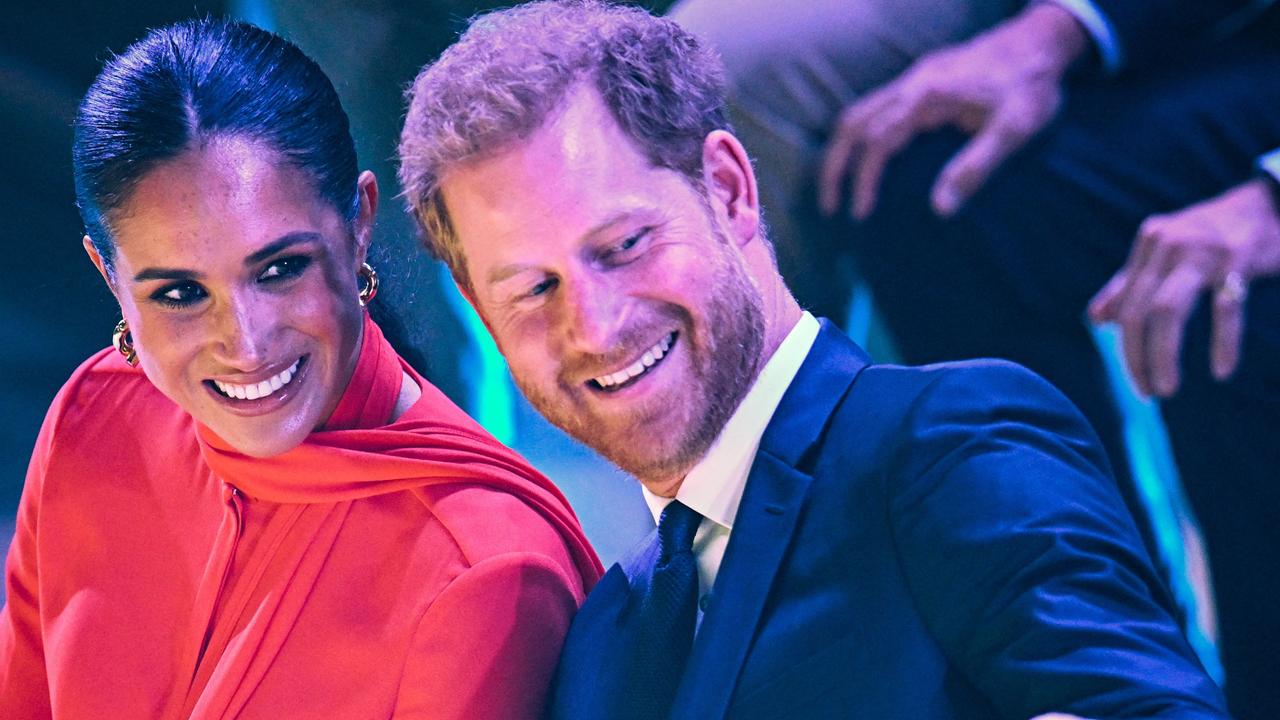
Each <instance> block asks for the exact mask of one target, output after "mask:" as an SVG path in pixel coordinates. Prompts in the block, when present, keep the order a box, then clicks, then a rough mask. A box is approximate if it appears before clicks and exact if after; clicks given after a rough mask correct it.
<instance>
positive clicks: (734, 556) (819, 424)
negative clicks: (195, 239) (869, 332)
mask: <svg viewBox="0 0 1280 720" xmlns="http://www.w3.org/2000/svg"><path fill="white" fill-rule="evenodd" d="M866 364H867V357H866V355H865V354H864V353H863V352H862V350H861V349H860V348H858V347H857V346H856V345H855V344H854V343H853V342H852V341H850V340H849V339H848V338H847V337H845V336H844V334H843V333H841V332H840V331H839V330H838V329H836V328H835V327H834V326H833V325H831V324H830V323H829V322H827V321H826V320H823V321H822V329H821V331H820V332H819V334H818V338H817V340H815V341H814V345H813V348H812V349H811V350H810V351H809V355H808V356H807V357H806V358H805V361H804V364H803V365H802V366H801V367H800V371H799V372H798V373H797V374H796V377H795V379H794V380H793V381H792V382H791V385H790V387H789V388H788V389H787V392H786V394H785V395H784V396H783V398H782V402H781V403H779V405H778V410H777V411H776V412H775V413H774V416H773V418H772V419H771V420H770V422H769V426H768V428H766V430H765V434H764V437H763V438H762V439H761V442H760V450H759V452H757V454H756V459H755V462H754V464H753V465H752V466H751V473H750V475H748V477H747V485H746V489H745V490H744V492H743V496H742V504H741V505H740V506H739V508H738V515H737V517H736V518H735V519H734V524H733V532H732V535H731V537H730V541H729V547H728V548H727V550H726V551H725V556H724V559H723V561H722V562H721V565H720V570H719V573H718V574H717V576H716V584H715V587H714V588H713V589H712V592H711V605H710V606H709V607H708V608H707V611H706V615H705V616H704V618H703V621H702V627H701V628H700V629H699V631H698V637H697V639H696V640H695V642H694V646H693V653H692V655H691V656H690V658H689V665H688V668H687V669H686V671H685V675H684V679H683V680H682V681H681V684H680V689H679V691H678V693H677V695H676V701H675V708H676V709H675V710H674V711H673V713H672V718H700V719H701V718H721V717H724V715H725V713H726V712H727V710H728V708H729V704H730V700H731V698H732V697H733V691H734V688H735V686H736V684H737V680H738V676H739V674H740V673H741V671H742V666H743V664H744V663H745V661H746V657H747V653H748V652H749V651H750V649H751V643H752V641H753V639H754V638H755V635H756V628H757V627H758V626H759V623H760V616H761V614H762V612H763V610H764V607H765V603H766V601H767V599H768V596H769V590H770V588H771V587H772V586H773V582H774V578H775V577H776V576H777V574H778V569H779V568H780V567H781V565H782V562H783V560H784V558H785V557H786V555H787V549H788V547H789V546H790V544H791V538H792V536H793V535H794V534H795V531H796V527H797V525H798V521H799V519H800V515H801V513H802V511H803V509H804V504H805V500H806V499H807V498H808V495H809V486H810V484H811V483H812V478H811V477H810V475H809V474H807V473H806V472H805V471H804V469H802V468H805V467H806V466H807V465H808V463H806V462H804V461H805V458H806V456H807V455H808V453H809V450H810V449H811V448H813V447H814V446H815V445H816V444H817V442H818V440H819V438H820V437H821V434H822V431H823V429H824V428H825V427H826V424H827V421H828V419H829V418H830V416H831V414H832V413H833V412H834V411H835V408H836V406H837V405H838V404H839V402H840V400H841V399H842V398H843V397H844V395H845V392H846V391H847V390H848V388H849V386H850V385H852V383H853V380H854V378H856V376H857V374H858V373H859V372H860V371H861V370H862V368H864V367H865V366H866Z"/></svg>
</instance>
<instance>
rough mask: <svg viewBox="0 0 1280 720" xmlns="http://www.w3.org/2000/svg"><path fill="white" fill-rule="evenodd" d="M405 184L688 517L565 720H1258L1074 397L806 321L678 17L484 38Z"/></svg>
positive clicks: (444, 90) (408, 152)
mask: <svg viewBox="0 0 1280 720" xmlns="http://www.w3.org/2000/svg"><path fill="white" fill-rule="evenodd" d="M401 162H402V169H401V179H402V182H403V184H404V187H405V191H406V194H407V195H408V197H409V198H410V202H411V203H412V206H413V209H414V212H415V214H416V215H417V216H418V218H419V220H420V221H421V222H422V224H423V225H424V227H425V229H426V239H427V242H428V244H429V246H430V247H431V249H432V251H433V252H434V253H435V254H436V255H437V256H438V257H441V258H443V259H445V261H446V262H447V263H448V264H449V267H450V269H451V270H452V272H453V275H454V278H455V279H456V280H457V282H458V284H459V287H460V288H461V289H462V291H463V293H464V294H465V295H466V297H467V298H468V299H469V300H470V301H471V302H472V304H474V305H475V307H476V310H477V311H478V312H479V314H480V317H481V318H482V319H483V320H484V322H485V324H486V325H487V327H488V328H489V330H490V331H491V333H492V334H493V337H494V339H495V341H496V342H497V345H498V347H499V349H500V350H501V351H502V353H503V354H504V356H505V357H506V359H507V361H508V363H509V365H510V367H511V371H512V375H513V376H514V377H515V379H516V382H517V383H518V384H519V386H520V387H521V389H522V390H523V391H524V393H525V394H526V395H527V396H528V398H529V399H530V401H531V402H532V403H533V404H534V406H535V407H537V408H538V409H539V410H540V411H541V412H542V413H543V414H544V415H546V416H547V417H548V418H550V419H551V420H552V421H553V422H554V423H556V424H557V425H559V426H560V427H562V428H564V429H565V430H567V431H568V432H569V433H571V434H573V435H574V436H575V437H577V438H579V439H580V440H582V441H583V442H585V443H586V444H588V445H590V446H592V447H594V448H595V449H596V450H598V451H600V452H601V453H602V454H603V455H605V456H606V457H608V458H610V459H611V460H613V461H614V462H615V463H617V464H618V465H619V466H621V467H622V468H624V469H626V470H628V471H630V472H631V473H633V474H634V475H635V476H636V477H637V478H639V479H640V481H641V483H642V484H643V485H644V489H645V495H646V500H648V501H649V504H650V507H651V508H652V509H653V510H654V514H655V518H657V519H658V520H659V528H658V531H657V532H656V533H655V534H654V536H652V537H651V538H649V540H648V541H646V543H645V544H644V545H643V546H642V547H640V548H638V550H637V552H636V553H635V554H634V555H633V556H631V557H629V558H627V559H626V560H624V561H623V562H622V563H620V564H618V565H615V566H614V567H613V568H611V569H610V571H609V572H608V574H607V575H606V577H605V578H604V579H603V580H602V581H601V583H600V584H599V585H598V586H597V589H596V590H595V591H594V592H593V593H592V595H591V596H590V598H589V599H588V601H587V602H586V604H585V605H584V607H583V609H582V611H581V613H580V614H579V616H578V618H577V619H575V622H574V626H573V628H572V630H571V632H570V636H569V638H568V640H567V641H566V648H565V651H564V654H563V656H562V658H561V664H560V668H559V670H558V676H557V680H556V686H555V689H554V691H553V692H554V697H553V700H552V707H551V715H552V716H553V717H558V718H597V717H598V718H632V717H634V718H660V717H678V718H703V717H715V718H724V717H731V718H752V717H788V718H790V717H796V718H812V717H844V716H859V717H874V718H890V717H904V718H905V717H910V718H971V717H995V716H1000V717H1019V718H1026V717H1031V716H1035V715H1039V714H1042V713H1047V712H1070V713H1073V714H1077V715H1081V716H1094V717H1100V716H1120V715H1124V716H1129V717H1139V716H1159V715H1161V714H1169V715H1176V716H1178V717H1196V718H1202V717H1203V718H1209V717H1224V716H1225V713H1224V711H1223V709H1222V699H1221V696H1220V694H1219V693H1218V690H1217V688H1216V687H1215V686H1214V685H1213V683H1212V682H1211V681H1210V680H1209V679H1208V677H1207V676H1205V674H1204V672H1203V670H1202V669H1201V668H1200V666H1199V665H1198V664H1197V661H1196V660H1195V659H1194V657H1193V656H1192V654H1191V651H1190V650H1189V648H1188V647H1187V645H1186V643H1185V641H1184V639H1183V638H1182V636H1181V635H1180V634H1179V632H1178V630H1177V627H1176V625H1175V623H1174V621H1173V620H1172V618H1171V617H1170V614H1169V611H1168V609H1167V602H1166V598H1165V596H1164V593H1163V591H1162V590H1161V587H1160V585H1159V582H1158V581H1157V580H1156V578H1155V576H1154V572H1153V570H1152V568H1151V566H1150V562H1149V560H1148V558H1147V557H1146V555H1145V554H1144V552H1143V551H1142V550H1141V546H1140V541H1139V540H1138V537H1137V534H1136V531H1135V529H1134V527H1133V524H1132V521H1131V520H1130V518H1129V517H1128V515H1127V514H1126V513H1125V511H1124V509H1123V506H1122V504H1121V501H1120V499H1119V497H1118V495H1117V493H1116V490H1115V487H1114V483H1113V482H1112V481H1111V480H1110V477H1109V475H1108V471H1107V469H1106V460H1105V457H1104V455H1103V453H1102V451H1101V449H1100V448H1099V447H1098V445H1097V441H1096V439H1095V438H1094V436H1093V435H1092V433H1091V431H1090V430H1089V428H1088V426H1087V425H1086V424H1085V422H1084V421H1083V420H1082V419H1081V417H1080V416H1079V414H1078V413H1077V412H1076V411H1075V410H1074V409H1073V408H1072V406H1071V405H1070V404H1069V403H1068V402H1066V401H1065V400H1064V399H1063V398H1062V396H1061V395H1060V394H1058V393H1057V392H1056V391H1055V390H1053V389H1052V388H1051V387H1050V386H1049V385H1048V384H1046V383H1044V382H1043V381H1041V380H1039V379H1038V378H1036V377H1035V376H1033V375H1031V374H1030V373H1027V372H1026V371H1024V370H1021V369H1019V368H1017V367H1015V366H1012V365H1009V364H1003V363H971V364H967V365H957V366H937V367H932V368H902V367H891V366H876V365H873V364H871V363H870V362H869V360H868V359H867V357H866V356H865V355H864V354H863V353H862V352H861V351H860V350H859V349H858V348H857V347H856V346H855V345H854V344H853V343H852V342H850V341H849V340H848V339H847V338H845V337H844V336H843V335H841V334H840V333H839V331H838V330H835V329H834V328H833V326H831V325H829V324H820V323H819V322H818V321H817V320H815V319H814V318H813V317H812V316H810V315H808V314H807V313H804V312H803V311H802V310H801V308H800V307H799V305H798V304H797V303H796V302H795V300H794V299H793V298H792V296H791V294H790V293H789V292H788V290H787V288H786V286H785V285H784V283H783V282H782V280H781V278H780V276H779V275H778V271H777V268H776V265H775V262H774V258H773V255H772V253H771V250H770V247H769V244H768V240H767V238H766V237H765V233H764V228H763V226H762V224H761V221H760V209H759V204H758V189H757V187H756V184H755V176H754V174H753V172H752V169H751V164H750V161H749V160H748V157H747V154H746V151H745V150H744V149H743V147H742V146H741V144H740V143H739V142H738V140H737V139H736V138H735V137H734V136H733V135H732V133H731V132H730V131H729V129H728V125H727V123H726V121H725V115H724V82H723V78H722V72H721V69H720V66H719V64H718V61H717V60H716V59H715V57H714V55H713V54H711V53H710V52H708V51H707V50H706V49H704V48H702V47H701V46H699V44H698V43H697V41H696V40H694V39H693V38H692V37H691V36H689V35H688V34H687V33H685V32H684V31H682V30H680V29H679V27H678V26H676V25H675V24H674V23H671V22H669V21H664V20H660V19H656V18H653V17H651V16H649V15H647V14H646V13H644V12H643V11H640V10H638V9H634V8H623V7H616V6H609V5H603V4H600V3H596V2H547V3H535V4H530V5H525V6H521V7H517V8H515V9H512V10H509V11H504V12H501V13H497V14H493V15H488V16H483V17H481V18H480V19H478V20H476V21H475V22H473V23H472V26H471V28H470V29H469V30H468V31H467V32H466V34H465V35H464V36H463V37H462V38H461V39H460V40H459V41H458V43H456V44H455V45H454V46H453V47H451V48H450V49H449V50H447V51H446V52H445V53H444V54H443V55H442V56H441V58H440V59H439V60H438V61H437V62H435V63H433V64H432V65H431V66H429V67H428V68H426V69H425V70H424V71H423V72H422V74H420V75H419V77H418V79H417V80H416V81H415V84H414V87H413V89H412V91H411V101H410V108H409V114H408V117H407V119H406V124H405V130H404V133H403V135H402V138H401Z"/></svg>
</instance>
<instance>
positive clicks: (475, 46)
mask: <svg viewBox="0 0 1280 720" xmlns="http://www.w3.org/2000/svg"><path fill="white" fill-rule="evenodd" d="M580 83H585V84H587V85H589V86H590V87H593V88H594V89H595V90H596V91H597V92H599V94H600V97H601V98H603V99H604V103H605V105H606V106H607V107H608V108H609V110H610V112H611V113H612V115H613V120H614V121H616V122H617V123H618V125H619V127H621V128H622V130H623V132H625V133H626V134H627V136H629V137H630V138H631V140H632V141H633V142H634V143H635V144H636V147H637V148H638V149H639V150H640V151H641V152H642V153H644V154H645V155H646V156H647V157H648V159H649V161H650V162H652V163H653V164H654V165H655V166H657V167H664V168H669V169H671V170H675V171H677V172H680V173H682V174H684V175H685V176H686V177H688V178H689V179H690V181H691V182H693V183H694V184H695V186H698V187H701V179H700V178H701V173H702V143H703V140H704V139H705V138H706V136H707V134H708V133H710V132H711V131H712V130H716V129H730V128H729V121H728V117H727V111H726V106H725V79H724V68H723V65H722V64H721V62H720V59H719V57H717V56H716V54H715V53H714V52H712V51H711V50H710V49H709V48H707V47H705V46H704V45H703V44H702V43H700V42H699V41H698V40H697V39H696V38H695V37H694V36H693V35H691V34H689V33H688V32H686V31H685V30H683V29H682V28H680V26H678V25H676V24H675V23H674V22H672V21H670V20H667V19H664V18H658V17H654V16H652V15H650V14H649V13H647V12H645V11H644V10H641V9H639V8H634V7H626V6H621V5H613V4H609V3H606V2H601V1H599V0H547V1H544V2H533V3H528V4H526V5H521V6H518V7H515V8H511V9H509V10H499V11H496V12H492V13H489V14H485V15H480V16H478V17H476V18H475V19H473V20H472V22H471V25H470V27H469V28H468V29H467V31H466V32H465V33H464V34H463V35H462V37H461V38H460V39H459V40H458V42H457V43H455V44H454V45H453V46H451V47H450V48H449V49H447V50H445V52H444V53H443V54H442V55H441V56H440V58H439V59H438V60H436V61H435V62H433V63H431V64H429V65H427V66H426V67H425V68H423V70H422V72H421V73H419V74H418V78H417V79H416V80H415V81H414V83H413V87H412V88H411V89H410V90H409V92H408V101H409V112H408V117H407V118H406V120H405V126H404V131H403V133H402V134H401V136H400V183H401V185H402V186H403V188H404V192H405V195H406V197H407V199H408V202H409V208H410V211H411V212H412V213H413V214H414V215H415V216H416V217H417V219H418V222H419V224H420V225H421V227H422V231H423V240H424V242H425V244H426V246H427V250H428V251H430V252H431V254H432V255H433V256H435V257H437V258H440V259H442V260H444V261H445V262H446V263H447V264H448V266H449V269H450V271H451V272H452V273H453V276H454V279H455V280H456V281H457V282H458V284H459V285H461V286H463V287H464V288H469V287H470V283H469V280H468V278H467V273H466V262H465V259H464V258H463V256H462V252H461V250H460V249H459V247H458V243H457V238H456V237H455V234H454V232H453V228H452V226H451V224H450V221H449V216H448V212H447V210H446V208H445V206H444V203H443V201H442V199H441V197H440V183H441V181H442V178H444V176H445V175H446V174H447V173H448V172H449V170H450V169H451V168H453V167H456V166H458V165H459V164H462V163H465V162H467V161H470V160H475V159H479V158H482V157H484V156H486V155H489V154H492V153H495V152H498V151H500V150H502V149H503V148H505V147H508V146H510V145H511V144H512V143H514V142H516V141H519V140H522V139H524V138H526V137H528V136H529V135H531V134H532V133H533V132H534V131H535V130H537V129H538V128H540V127H542V125H543V124H544V123H545V122H546V121H547V119H548V117H549V116H550V115H551V114H552V113H553V111H555V110H556V109H557V108H558V107H560V106H561V104H562V103H563V101H564V100H565V98H566V96H567V95H568V94H569V92H570V90H572V89H573V88H575V87H577V86H578V85H579V84H580Z"/></svg>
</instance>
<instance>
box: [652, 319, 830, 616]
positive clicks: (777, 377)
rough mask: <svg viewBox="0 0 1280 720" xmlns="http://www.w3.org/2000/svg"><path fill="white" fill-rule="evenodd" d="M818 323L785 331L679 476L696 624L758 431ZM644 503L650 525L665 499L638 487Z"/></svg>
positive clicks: (770, 415) (713, 578) (804, 322)
mask: <svg viewBox="0 0 1280 720" xmlns="http://www.w3.org/2000/svg"><path fill="white" fill-rule="evenodd" d="M818 329H819V325H818V321H817V320H816V319H814V317H813V315H810V314H809V313H808V312H805V313H803V314H802V315H801V316H800V320H799V322H797V323H796V324H795V327H793V328H791V332H789V333H787V337H786V338H785V339H783V341H782V344H780V345H779V346H778V349H777V350H776V351H774V353H773V356H772V357H770V358H769V361H768V362H767V363H765V366H764V368H763V369H762V370H761V371H760V375H759V376H758V377H757V378H756V381H755V384H753V385H752V386H751V389H750V390H748V391H747V395H746V397H744V398H742V402H741V403H739V405H738V409H737V410H735V411H734V412H733V415H732V416H731V417H730V418H729V421H728V422H726V423H725V425H724V429H723V430H721V431H720V434H719V435H718V436H717V437H716V439H715V442H713V443H712V444H711V448H710V449H708V450H707V454H706V455H705V456H703V458H702V460H701V461H700V462H699V463H698V464H697V465H695V466H694V467H693V469H692V470H690V471H689V474H688V475H685V477H684V481H683V482H682V483H681V484H680V489H679V490H678V491H677V492H676V499H677V500H679V501H680V502H682V503H684V504H685V505H687V506H688V507H690V508H692V509H693V510H695V511H697V512H698V514H699V515H701V516H702V518H703V519H702V523H701V524H700V525H699V526H698V533H697V535H695V536H694V538H693V552H694V555H695V556H696V557H697V559H698V596H699V598H700V599H699V603H698V622H699V624H701V622H702V611H703V609H704V608H705V606H706V600H707V595H708V593H709V592H710V591H711V588H712V586H713V585H715V581H716V573H717V572H719V570H720V561H721V560H722V559H723V558H724V551H725V548H726V547H727V546H728V545H729V534H730V533H731V532H732V531H733V518H734V516H736V515H737V514H738V504H739V503H741V502H742V492H743V490H744V489H745V488H746V486H747V475H748V473H750V472H751V464H752V462H753V461H754V460H755V457H756V450H757V449H759V447H760V438H761V437H762V436H763V435H764V429H765V427H766V426H768V424H769V421H770V420H771V419H772V418H773V413H774V411H776V410H777V409H778V403H779V402H781V401H782V395H783V394H784V393H785V392H786V391H787V388H788V387H789V386H790V385H791V381H792V380H794V379H795V376H796V373H797V372H798V371H799V370H800V365H801V364H802V363H804V359H805V357H806V356H808V354H809V350H810V348H812V347H813V341H814V340H815V339H816V338H817V337H818ZM642 491H643V493H644V499H645V502H646V503H648V505H649V510H650V511H651V512H652V513H653V519H654V522H657V521H658V519H659V518H660V517H661V516H662V511H663V509H664V508H666V507H667V504H668V503H670V502H671V498H665V497H660V496H658V495H654V494H653V493H651V492H649V490H648V489H645V488H642Z"/></svg>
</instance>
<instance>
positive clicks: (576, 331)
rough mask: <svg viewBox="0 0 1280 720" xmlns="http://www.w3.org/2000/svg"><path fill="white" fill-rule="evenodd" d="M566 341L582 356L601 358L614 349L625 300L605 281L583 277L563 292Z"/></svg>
mask: <svg viewBox="0 0 1280 720" xmlns="http://www.w3.org/2000/svg"><path fill="white" fill-rule="evenodd" d="M563 301H564V303H565V312H564V314H563V322H564V325H565V328H564V330H565V337H567V338H568V339H569V341H570V343H571V344H572V345H573V347H574V348H575V349H576V350H578V351H580V352H583V353H590V354H594V355H602V354H605V353H607V352H609V351H610V350H612V349H613V348H614V346H615V345H616V343H617V341H618V334H619V333H618V330H619V328H620V327H622V325H623V322H624V321H625V318H624V310H625V308H626V306H627V303H626V298H625V297H623V295H622V294H621V293H620V292H619V291H618V289H617V288H615V287H613V285H612V284H611V283H609V282H608V281H607V280H604V279H601V278H598V277H595V276H594V275H592V274H583V275H581V276H579V277H575V278H572V279H569V280H567V281H566V282H565V283H564V288H563Z"/></svg>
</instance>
